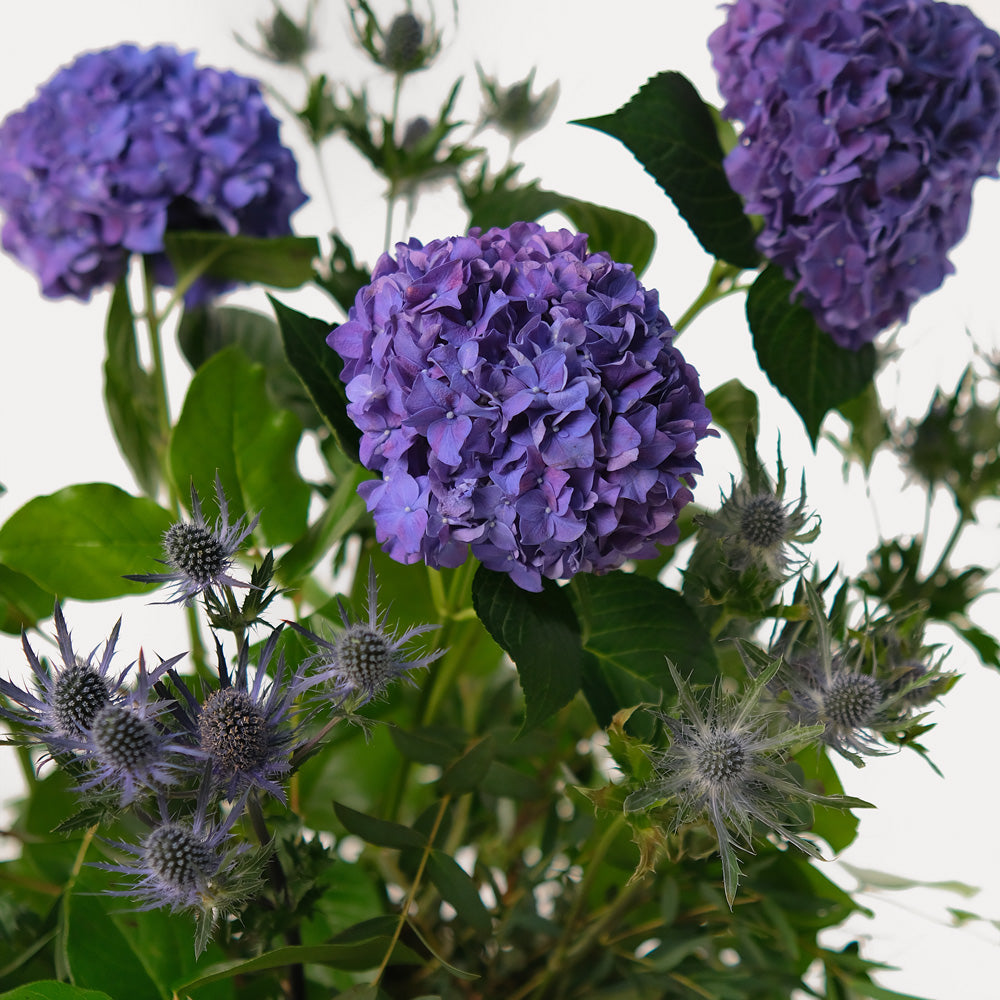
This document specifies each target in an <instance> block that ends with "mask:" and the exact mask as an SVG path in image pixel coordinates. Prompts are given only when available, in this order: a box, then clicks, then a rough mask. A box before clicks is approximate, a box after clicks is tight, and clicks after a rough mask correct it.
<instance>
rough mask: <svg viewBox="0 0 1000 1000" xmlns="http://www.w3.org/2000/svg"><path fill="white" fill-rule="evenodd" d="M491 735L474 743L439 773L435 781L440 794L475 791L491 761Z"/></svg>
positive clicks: (459, 793)
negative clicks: (438, 778)
mask: <svg viewBox="0 0 1000 1000" xmlns="http://www.w3.org/2000/svg"><path fill="white" fill-rule="evenodd" d="M493 753H494V747H493V737H492V736H484V737H483V739H481V740H479V741H478V742H476V743H474V744H473V745H472V746H471V747H470V748H469V749H468V750H467V751H466V752H465V753H464V754H463V755H462V756H461V757H459V758H458V760H456V761H454V762H453V763H452V764H451V765H450V766H449V767H448V769H447V770H446V771H445V772H444V774H442V775H441V778H440V780H439V781H438V783H437V787H438V792H439V793H440V794H441V795H464V794H465V793H466V792H472V791H475V790H476V788H477V787H478V786H479V783H480V782H481V781H482V780H483V777H484V776H485V774H486V772H487V771H488V770H489V767H490V764H491V763H492V762H493Z"/></svg>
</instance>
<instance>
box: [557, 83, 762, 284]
mask: <svg viewBox="0 0 1000 1000" xmlns="http://www.w3.org/2000/svg"><path fill="white" fill-rule="evenodd" d="M573 124H575V125H584V126H586V127H587V128H594V129H597V130H598V131H601V132H606V133H607V134H608V135H611V136H614V137H615V138H616V139H619V140H620V141H621V142H623V143H624V144H625V145H626V146H627V147H628V148H629V150H631V152H632V153H633V154H634V156H635V157H636V159H637V160H638V161H639V162H640V163H641V164H642V165H643V167H644V168H645V170H646V172H647V173H649V174H650V175H651V176H652V177H653V179H654V180H655V181H656V183H657V184H659V185H660V187H661V188H663V190H664V191H665V192H666V193H667V195H669V197H670V198H671V200H672V201H673V203H674V204H675V205H676V206H677V210H678V211H679V212H680V213H681V215H682V216H683V217H684V220H685V222H687V224H688V225H689V226H690V227H691V231H692V232H693V233H694V235H695V237H696V238H697V240H698V242H699V243H700V244H701V245H702V246H703V247H704V248H705V250H706V251H708V253H710V254H712V256H714V257H718V258H720V259H722V260H726V261H728V262H729V263H730V264H735V265H736V266H737V267H744V268H754V267H757V265H758V263H759V260H760V258H759V256H758V254H757V250H756V248H755V247H754V231H753V227H752V225H751V224H750V220H749V219H748V218H747V216H746V215H744V213H743V205H742V202H741V201H740V199H739V197H738V196H737V195H736V194H735V192H734V191H733V189H732V188H731V187H730V186H729V181H728V180H727V179H726V173H725V171H724V170H723V168H722V160H723V155H724V154H723V151H722V146H721V145H720V144H719V137H718V133H717V131H716V127H715V122H714V120H713V118H712V112H711V110H710V109H709V107H708V106H707V105H706V104H705V103H704V101H702V99H701V97H700V96H699V94H698V91H697V90H695V88H694V86H693V85H692V84H691V83H690V81H689V80H687V79H686V78H685V77H684V76H682V75H681V74H680V73H673V72H670V73H660V74H659V75H658V76H655V77H653V78H652V79H651V80H649V81H648V82H647V83H645V84H644V85H643V86H642V87H641V88H640V89H639V92H638V93H637V94H635V96H634V97H633V98H632V99H631V100H630V101H629V102H628V103H627V104H625V105H624V106H622V107H621V108H619V109H618V110H617V111H616V112H615V113H614V114H610V115H601V116H599V117H597V118H587V119H584V120H582V121H577V122H574V123H573Z"/></svg>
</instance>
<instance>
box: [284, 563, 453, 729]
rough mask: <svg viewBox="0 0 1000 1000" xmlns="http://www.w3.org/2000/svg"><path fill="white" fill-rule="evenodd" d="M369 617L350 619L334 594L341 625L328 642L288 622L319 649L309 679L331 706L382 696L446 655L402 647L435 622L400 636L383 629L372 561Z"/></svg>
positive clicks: (311, 661) (383, 615)
mask: <svg viewBox="0 0 1000 1000" xmlns="http://www.w3.org/2000/svg"><path fill="white" fill-rule="evenodd" d="M367 589H368V595H367V596H368V601H367V603H368V619H367V621H363V620H361V619H358V620H356V621H352V620H351V617H350V615H349V614H348V612H347V609H346V608H345V607H344V605H343V604H342V603H341V602H340V600H339V598H338V601H337V603H338V605H339V607H340V617H341V620H342V621H343V624H344V629H343V631H342V632H340V634H339V635H337V636H336V637H335V638H334V639H333V640H332V641H329V640H326V639H322V638H320V637H319V636H318V635H315V634H314V633H313V632H310V631H309V630H308V629H305V628H303V627H302V626H301V625H297V624H295V623H294V622H291V623H290V624H291V625H292V628H294V629H295V630H296V631H297V632H299V633H301V634H302V635H304V636H305V637H306V638H307V639H309V640H310V641H311V642H313V643H314V644H315V645H316V646H317V647H318V651H317V652H316V653H315V654H314V655H313V656H311V657H310V658H309V660H308V661H307V662H308V666H309V668H310V669H309V672H310V675H311V678H312V680H311V683H312V684H317V683H321V682H322V683H325V684H326V688H327V690H328V691H329V696H330V699H331V700H332V703H333V707H334V708H336V709H339V708H341V707H342V706H348V707H349V708H351V709H353V708H357V707H360V706H361V705H364V704H365V703H366V702H369V701H371V700H372V699H373V698H378V697H380V696H381V695H383V694H384V693H385V692H386V690H387V689H388V688H389V686H390V685H391V684H392V683H393V682H394V681H396V680H398V679H400V678H402V677H407V675H409V674H410V673H412V672H413V671H415V670H423V669H424V668H425V667H427V666H429V665H430V664H431V663H433V662H434V661H435V660H436V659H438V658H439V657H441V656H443V655H444V654H445V652H446V651H445V650H443V649H435V650H433V651H432V652H430V653H427V654H425V655H423V656H414V655H412V654H411V653H408V652H407V650H406V649H405V646H406V644H407V643H408V642H409V641H410V640H411V639H413V638H414V637H415V636H418V635H423V633H425V632H430V631H433V630H434V629H436V628H438V627H439V626H437V625H414V626H412V627H411V628H408V629H406V631H405V632H403V633H402V634H399V633H398V632H397V630H396V629H395V628H387V627H386V624H385V622H386V617H387V615H388V613H389V610H388V608H385V609H383V610H381V611H380V610H379V607H378V581H377V579H376V577H375V567H374V565H371V566H369V568H368V588H367Z"/></svg>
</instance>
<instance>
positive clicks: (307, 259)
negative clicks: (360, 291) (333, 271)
mask: <svg viewBox="0 0 1000 1000" xmlns="http://www.w3.org/2000/svg"><path fill="white" fill-rule="evenodd" d="M164 243H165V245H166V250H167V256H168V257H169V258H170V263H171V264H173V266H174V269H175V270H176V271H177V274H178V277H179V278H180V279H183V278H184V277H185V276H187V275H188V274H192V273H193V274H198V275H201V274H206V275H209V276H210V277H213V278H224V279H230V280H233V281H240V282H244V283H246V284H259V285H272V286H274V287H276V288H298V287H299V286H300V285H304V284H305V283H306V282H307V281H310V280H311V279H312V276H313V260H314V259H315V258H316V256H317V255H318V253H319V244H318V243H317V242H316V237H315V236H277V237H273V238H271V239H264V238H261V237H257V236H229V235H227V234H226V233H205V232H189V233H167V234H166V235H165V237H164Z"/></svg>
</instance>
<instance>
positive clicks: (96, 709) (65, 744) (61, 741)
mask: <svg viewBox="0 0 1000 1000" xmlns="http://www.w3.org/2000/svg"><path fill="white" fill-rule="evenodd" d="M54 616H55V625H56V642H57V643H58V646H59V653H60V656H61V658H62V663H61V664H60V665H58V666H56V665H53V664H48V663H44V662H43V661H42V660H39V658H38V655H37V654H36V653H35V651H34V650H33V649H32V648H31V646H30V645H29V644H28V637H27V635H22V637H21V645H22V647H23V649H24V655H25V656H26V657H27V660H28V664H29V666H30V667H31V670H32V673H33V674H34V681H35V693H34V694H32V693H31V692H30V691H25V690H23V689H22V688H20V687H18V686H17V685H16V684H14V683H13V682H12V681H9V680H4V679H2V678H0V694H2V695H3V696H4V697H5V698H6V699H8V700H9V701H10V702H11V703H12V705H13V706H14V707H12V708H5V707H4V706H3V705H0V717H3V718H6V719H9V720H11V721H12V722H15V723H17V725H18V726H22V727H24V729H25V730H26V734H25V736H26V737H27V738H28V739H29V740H30V741H32V742H34V741H36V740H37V741H40V742H42V743H45V744H46V746H48V748H49V750H50V751H51V752H52V753H54V754H56V753H78V752H80V751H82V750H83V749H84V747H85V745H86V742H87V740H88V733H89V730H90V727H91V726H92V725H93V722H94V719H95V718H96V717H97V716H98V715H99V714H100V712H101V711H102V709H104V708H106V707H107V706H108V705H113V704H116V703H117V702H119V701H120V700H121V699H122V697H123V693H124V688H123V684H124V681H125V676H126V675H127V674H128V672H129V670H130V669H131V666H132V664H129V665H128V666H126V667H124V668H123V669H122V671H121V672H120V673H119V674H118V675H117V676H116V675H114V674H113V673H112V672H111V662H112V660H113V659H114V655H115V646H116V645H117V643H118V633H119V631H120V629H121V624H122V623H121V619H120V618H119V619H118V621H117V622H116V623H115V627H114V628H113V629H112V630H111V635H110V636H109V637H108V641H107V642H106V643H105V645H104V652H103V653H102V654H101V657H100V659H99V660H98V661H97V662H96V663H95V662H94V657H95V656H96V655H97V649H96V648H95V649H93V650H92V651H91V652H90V653H89V654H88V655H87V656H85V657H82V656H78V655H77V654H76V653H75V652H74V650H73V642H72V638H71V636H70V632H69V626H68V625H67V624H66V618H65V616H64V615H63V610H62V607H61V606H60V605H59V604H58V603H57V604H56V605H55V610H54Z"/></svg>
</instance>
